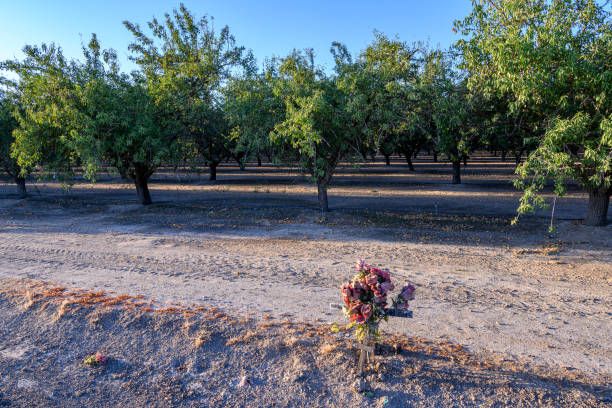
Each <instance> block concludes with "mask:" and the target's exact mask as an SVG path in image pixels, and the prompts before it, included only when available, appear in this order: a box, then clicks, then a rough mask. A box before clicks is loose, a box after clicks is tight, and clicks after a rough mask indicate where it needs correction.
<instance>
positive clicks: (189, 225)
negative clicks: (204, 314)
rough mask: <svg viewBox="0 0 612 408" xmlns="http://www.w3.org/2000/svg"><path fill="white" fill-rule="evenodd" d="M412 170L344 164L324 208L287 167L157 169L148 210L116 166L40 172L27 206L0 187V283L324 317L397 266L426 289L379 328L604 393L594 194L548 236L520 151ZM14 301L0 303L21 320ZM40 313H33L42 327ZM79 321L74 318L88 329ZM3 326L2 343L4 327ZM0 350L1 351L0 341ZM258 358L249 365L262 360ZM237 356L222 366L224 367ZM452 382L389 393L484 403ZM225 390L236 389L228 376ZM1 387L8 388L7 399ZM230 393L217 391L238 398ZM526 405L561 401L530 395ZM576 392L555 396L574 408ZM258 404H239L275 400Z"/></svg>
mask: <svg viewBox="0 0 612 408" xmlns="http://www.w3.org/2000/svg"><path fill="white" fill-rule="evenodd" d="M415 164H416V166H417V172H416V173H412V174H411V173H408V172H407V171H406V168H405V167H404V166H403V165H402V163H401V162H400V161H396V162H394V163H393V165H392V166H390V167H387V166H384V165H383V164H382V163H380V162H379V163H375V164H367V165H362V166H361V167H360V168H358V169H356V168H354V167H351V166H345V167H343V168H342V169H341V171H340V172H339V174H338V175H337V176H336V177H335V179H334V184H335V187H334V188H332V189H331V190H330V207H331V209H332V211H331V212H330V214H329V215H328V216H327V217H326V219H325V220H322V219H321V218H320V215H321V214H320V212H319V211H317V210H316V205H315V194H314V189H313V188H312V186H311V185H310V184H308V183H307V181H306V180H305V179H303V178H301V177H299V175H298V174H296V172H295V170H294V169H289V168H275V167H271V166H269V167H263V168H255V167H250V168H248V169H247V171H245V172H241V171H239V170H238V169H237V168H235V167H233V166H229V165H228V166H226V167H222V168H221V169H220V170H219V174H218V176H219V180H218V181H217V182H215V183H211V182H208V181H206V178H205V175H198V174H197V173H195V172H193V171H186V170H185V169H183V170H182V171H181V172H179V173H178V174H177V173H174V172H172V171H167V172H160V174H158V175H157V176H156V177H155V179H154V180H153V182H152V184H151V186H150V187H151V193H152V196H153V200H154V201H155V202H156V203H155V204H154V205H152V206H148V207H146V208H142V207H141V206H139V205H137V204H136V203H135V199H134V196H135V192H134V190H133V187H132V186H131V185H128V184H123V183H121V182H120V181H119V180H117V179H116V178H114V177H112V175H109V176H108V177H107V178H102V180H100V181H99V182H98V183H97V184H95V185H91V184H84V183H81V184H77V185H75V187H74V188H73V189H72V191H71V192H70V193H63V192H62V191H61V189H60V188H59V186H58V185H57V184H54V183H37V184H36V186H35V187H32V186H30V191H31V192H32V193H33V197H32V198H30V199H28V200H18V199H17V198H16V195H14V192H13V186H11V185H0V277H4V278H7V279H22V278H25V279H31V280H35V281H47V282H56V283H57V284H59V285H62V286H66V287H68V288H81V287H82V288H87V289H92V290H104V291H106V292H108V293H115V294H123V293H127V294H130V295H137V294H142V295H144V296H145V297H146V298H148V299H150V298H153V299H154V304H155V305H157V306H158V307H161V308H163V307H164V305H168V304H170V303H171V302H174V303H176V302H180V303H182V304H185V305H204V306H205V307H220V308H222V309H223V310H225V311H227V313H229V314H230V315H232V316H237V317H249V318H252V319H254V320H253V321H254V322H257V321H261V319H262V318H263V317H264V316H265V317H266V318H271V320H270V321H272V322H278V321H284V320H289V321H293V322H306V323H316V324H321V325H325V324H328V323H330V322H333V321H338V322H339V323H341V322H342V321H343V317H342V316H341V315H337V314H335V313H334V312H333V311H330V309H329V303H330V302H337V301H338V300H339V299H340V296H339V286H340V285H341V283H342V282H343V281H345V280H347V279H348V278H349V277H350V276H351V275H352V273H353V272H352V265H353V264H354V262H355V261H356V260H357V259H359V258H363V259H366V260H367V261H368V262H369V263H372V264H375V265H378V266H381V267H385V268H388V269H390V270H391V271H392V273H393V274H394V275H393V276H394V279H396V280H399V281H400V283H401V281H402V280H403V279H409V280H411V281H413V282H414V283H415V284H416V286H417V298H416V300H415V301H414V302H413V310H414V319H411V320H406V319H403V320H402V319H392V321H391V322H390V324H389V325H386V326H384V327H383V330H385V331H387V332H388V333H395V334H398V335H402V336H405V338H407V339H411V338H412V339H414V338H422V339H426V340H427V341H430V342H436V341H437V342H450V343H452V344H459V345H462V346H463V348H462V349H463V350H466V352H469V353H470V354H471V355H473V356H475V358H477V359H479V360H481V361H486V362H488V363H491V364H503V363H504V362H512V363H513V364H517V365H519V366H521V367H525V368H524V370H523V371H524V372H525V373H531V374H530V375H536V374H535V373H538V374H537V375H539V376H543V377H542V378H546V375H550V376H553V375H554V376H558V375H562V376H565V377H563V378H566V377H567V376H570V377H572V376H574V377H575V376H578V377H579V378H580V379H581V381H580V384H582V385H577V386H575V387H574V386H572V387H569V386H567V384H566V383H564V384H566V385H561V386H560V387H561V388H559V389H562V390H564V391H563V392H565V393H569V394H567V395H570V394H571V393H572V392H576V393H577V394H576V396H578V395H580V398H578V397H576V398H578V399H575V400H571V401H573V402H572V404H573V405H574V406H597V404H605V403H609V402H610V401H612V399H610V389H609V388H607V387H606V386H603V388H601V384H608V383H609V382H610V379H611V378H612V369H611V367H612V323H611V322H612V313H611V310H612V307H611V306H612V300H611V299H612V298H611V296H610V294H611V293H612V226H608V227H604V228H591V227H585V226H583V225H582V224H581V221H580V220H581V218H582V217H583V214H584V209H585V206H586V199H585V196H584V195H583V194H581V193H579V192H578V191H575V189H570V191H569V193H568V195H567V196H566V197H564V198H562V199H558V200H557V202H556V207H555V218H556V220H555V225H556V227H557V230H556V231H555V232H554V233H548V231H547V227H548V224H549V222H550V219H549V216H550V214H549V213H545V212H541V213H538V214H536V215H534V216H528V217H524V218H523V219H521V221H520V222H519V224H518V225H516V226H510V225H509V222H510V220H511V219H512V217H513V216H514V213H515V209H516V205H517V200H518V197H519V193H517V192H516V191H515V190H514V189H513V187H512V186H511V183H510V181H511V178H512V176H511V172H512V165H511V164H510V163H501V162H497V161H496V160H495V159H493V158H485V157H483V158H477V159H476V160H474V162H471V163H469V164H468V167H467V168H466V169H465V171H464V175H463V181H464V184H462V185H459V186H453V185H450V184H447V180H448V179H449V178H450V176H449V174H448V170H449V169H448V167H449V165H448V164H443V163H438V164H434V163H431V162H430V159H427V158H424V159H422V160H418V161H417V162H416V163H415ZM179 181H180V182H179ZM16 310H18V309H15V310H14V308H7V311H5V313H9V314H11V313H12V315H11V316H20V315H19V313H18V312H17V311H16ZM28 316H30V315H28ZM37 318H38V319H40V316H39V317H35V316H34V315H32V316H30V317H27V319H31V322H32V323H33V324H36V321H37V320H36V319H37ZM20 319H21V318H20ZM27 319H26V320H27ZM13 324H15V325H17V323H15V322H14V321H13ZM71 324H73V325H74V327H75V329H74V330H77V329H76V328H77V327H79V324H80V323H79V320H78V319H77V320H75V321H74V322H73V323H71ZM245 324H246V323H245ZM249 324H256V323H249ZM6 327H7V328H6V329H5V331H4V332H0V335H1V336H2V337H1V339H0V350H1V349H3V348H4V349H6V348H7V347H8V344H9V343H8V342H9V340H10V339H11V330H9V329H10V327H9V326H6ZM12 327H13V329H12V330H18V327H19V326H18V325H17V326H12ZM24 327H27V326H24ZM31 327H35V326H31ZM22 328H23V327H22ZM243 329H244V330H248V328H246V326H245V327H244V328H243ZM44 330H51V331H53V330H57V329H55V328H53V327H47V328H45V329H44ZM143 330H144V329H143ZM219 330H221V329H219ZM278 330H279V331H278V332H276V333H277V334H276V336H279V338H282V337H283V334H282V333H283V331H282V330H281V329H278ZM113 335H117V334H116V333H114V334H113ZM133 335H135V334H133ZM126 336H128V337H129V334H126ZM264 337H265V336H264ZM23 341H26V340H25V339H24V340H23ZM126 341H127V340H126ZM173 341H175V340H173ZM176 341H178V340H176ZM262 341H263V340H262ZM279 341H280V340H279ZM317 341H319V340H317ZM317 344H318V343H317ZM11 347H12V346H11ZM75 347H76V345H75ZM160 347H161V346H160ZM164 347H166V346H164ZM313 347H314V346H313ZM347 353H349V352H348V351H347ZM9 354H10V353H9ZM349 354H350V353H349ZM73 357H74V356H73ZM228 358H230V357H228ZM274 358H276V357H274ZM334 358H335V357H334ZM347 358H348V357H347ZM3 359H4V360H7V359H8V358H7V357H3V354H2V353H1V352H0V360H3ZM230 359H231V358H230ZM258 361H259V360H253V361H252V362H251V363H252V364H254V365H255V367H257V364H259V362H258ZM261 361H265V359H263V360H261ZM317 361H318V360H317ZM347 361H348V360H347ZM3 363H4V362H3ZM451 363H452V361H451V362H449V363H448V364H450V365H449V367H451V368H452V367H453V365H452V364H451ZM21 364H25V363H23V361H22V363H21ZM305 364H306V366H309V364H310V363H308V362H305ZM346 364H348V362H347V363H346ZM398 364H400V363H398ZM402 364H407V365H408V366H410V365H411V364H408V363H406V361H404V363H402ZM234 365H235V364H234V363H231V362H230V366H231V371H232V375H233V374H235V373H234V371H235V370H236V369H237V368H236V367H235V366H234ZM228 370H230V368H228ZM435 371H436V370H435V369H432V373H433V372H435ZM445 373H446V371H444V370H442V371H440V372H438V375H442V377H444V376H446V375H447V374H445ZM547 373H548V374H547ZM560 373H561V374H560ZM498 374H499V373H498ZM498 374H487V375H486V376H488V375H493V377H487V378H488V379H492V378H494V379H492V380H491V381H494V382H495V381H498V380H499V381H502V382H504V384H514V385H516V384H519V385H518V387H519V388H518V390H523V391H524V390H526V389H527V390H532V391H533V389H535V388H537V387H535V388H533V389H532V388H530V387H531V386H530V385H529V384H527V385H526V384H523V383H521V382H520V381H519V380H516V379H512V378H511V379H507V378H505V377H503V378H504V379H503V380H500V378H502V377H499V376H498ZM4 375H6V374H4ZM207 375H216V371H215V370H212V371H210V370H209V372H208V374H207ZM251 375H253V374H251ZM326 375H333V373H330V372H327V373H323V374H321V373H318V374H317V375H316V377H317V378H319V380H317V381H323V380H321V379H320V378H323V377H325V376H326ZM428 375H429V374H428ZM431 375H433V374H431ZM320 376H323V377H320ZM486 376H485V377H486ZM400 377H401V376H400ZM11 378H12V379H13V380H14V378H15V377H14V376H11ZM232 378H233V377H232ZM408 378H412V379H411V380H410V381H408V380H406V378H405V377H402V379H401V381H400V380H398V381H400V382H398V383H393V384H395V385H393V386H392V385H388V387H391V388H388V389H387V388H384V387H387V385H379V388H380V387H383V388H380V389H379V391H380V390H387V391H384V392H387V394H384V392H383V391H381V392H383V394H384V395H385V396H388V395H391V394H389V393H391V391H392V389H393V390H396V391H397V390H402V389H403V388H402V387H408V388H405V393H406V395H408V394H410V390H411V388H410V387H413V386H415V384H416V385H418V384H419V381H421V380H422V379H423V378H422V377H418V376H417V377H410V376H408ZM538 378H540V377H538ZM551 378H552V377H551ZM567 378H569V377H567ZM515 380H516V381H518V382H516V381H515ZM14 381H18V380H14ZM325 381H328V380H325ZM406 381H408V384H410V385H406V384H407V382H406ZM411 381H412V382H411ZM445 381H446V382H445ZM458 381H459V380H457V378H455V377H452V375H450V376H449V377H447V378H446V380H444V378H441V379H440V380H439V382H437V383H436V384H437V385H436V386H435V387H434V388H435V389H436V390H437V391H436V392H433V391H432V392H431V393H429V394H428V393H427V392H425V393H424V394H423V396H422V397H420V399H417V400H414V401H413V400H406V399H405V398H404V397H401V396H400V397H398V398H399V399H398V400H397V401H400V402H407V401H408V402H410V403H413V404H414V403H415V401H421V402H422V403H423V406H431V405H436V404H442V406H447V405H448V406H454V405H456V406H469V405H470V404H471V405H475V406H482V405H487V404H488V403H487V404H485V403H478V402H476V400H472V399H471V397H469V396H468V395H467V394H466V397H465V398H466V399H465V401H463V400H461V401H462V402H461V404H459V402H457V403H456V404H453V403H452V402H451V401H452V397H453V395H454V394H453V392H451V391H448V390H446V389H445V390H446V391H444V392H447V391H448V395H449V396H448V399H444V398H446V397H444V398H443V397H442V396H441V395H442V394H443V393H442V391H441V390H442V388H443V387H442V385H441V384H444V387H446V386H448V385H449V384H450V385H452V384H455V385H456V384H457V383H458ZM487 381H488V380H487ZM459 382H461V381H459ZM382 383H384V381H383V382H382ZM400 383H401V385H400ZM476 383H477V384H479V383H478V382H476ZM527 383H529V382H527ZM15 384H16V383H15ZM15 384H13V387H15V386H16V385H15ZM598 384H599V385H598ZM349 385H350V382H349ZM480 385H482V384H480ZM7 386H8V385H7ZM185 386H186V385H185ZM345 386H346V384H345ZM220 387H221V386H220ZM228 387H229V388H227V389H226V392H227V393H230V394H231V389H233V388H232V387H233V386H231V387H230V386H229V385H228ZM338 387H340V385H338ZM347 387H348V386H347ZM393 387H396V388H393ZM397 387H399V388H397ZM441 387H442V388H441ZM538 387H539V386H538ZM564 387H565V388H564ZM567 387H569V388H567ZM584 387H587V388H588V387H596V388H594V389H592V390H591V391H588V390H587V391H585V390H586V388H584ZM597 387H600V388H597ZM26 388H27V387H26ZM221 388H223V387H221ZM345 388H346V387H345ZM349 388H350V387H349ZM476 388H477V387H476ZM485 388H487V387H485ZM213 389H214V390H216V391H215V392H218V393H221V389H220V388H213ZM314 389H315V390H319V388H316V387H315V388H314ZM494 389H498V388H497V386H496V387H494ZM334 390H335V391H334ZM334 390H332V391H331V393H332V394H333V393H334V392H339V391H338V390H339V388H338V389H334ZM491 390H493V388H491V389H489V391H491ZM593 390H595V391H593ZM22 391H23V390H22ZM379 391H377V393H379ZM473 391H474V389H471V391H470V392H473ZM515 391H516V392H519V391H517V390H515ZM523 391H521V392H523ZM3 392H4V395H2V396H0V400H1V399H2V398H4V399H5V400H6V401H9V402H10V401H11V398H10V396H9V395H7V394H6V391H3ZM24 392H25V391H24ZM296 392H297V391H296ZM397 392H400V391H397ZM402 392H404V391H402ZM513 392H514V391H513ZM516 392H515V393H514V394H512V395H513V396H512V397H508V398H509V399H505V400H504V397H503V395H502V394H499V395H497V394H495V393H496V391H491V395H490V396H489V399H488V400H487V401H488V402H490V403H491V404H492V405H494V403H495V401H505V402H502V403H512V402H513V401H514V402H516V401H519V400H520V398H519V397H518V395H519V394H517V393H516ZM529 392H531V391H529ZM551 392H553V393H554V392H555V391H551ZM584 392H586V394H583V393H584ZM230 394H227V395H226V396H225V397H224V399H222V400H220V401H225V403H226V404H227V406H234V405H232V402H231V401H234V400H232V399H231V397H228V395H230ZM264 394H265V393H264ZM379 394H380V393H379ZM494 394H495V395H497V397H496V396H495V395H494ZM587 394H588V395H587ZM202 395H204V394H202ZM206 395H208V394H206ZM296 395H297V394H296ZM304 395H306V396H304V397H299V398H298V397H297V396H296V397H295V401H310V402H312V404H311V405H312V406H334V405H329V404H328V403H329V401H330V400H328V399H323V400H317V399H311V400H309V399H300V398H307V396H308V393H307V392H306V394H304ZM377 395H378V394H377ZM402 395H403V394H402ZM445 395H446V394H445ZM530 395H531V394H530ZM564 395H566V394H564ZM571 395H573V394H571ZM226 397H227V398H229V399H227V398H226ZM438 397H439V398H442V399H439V400H436V399H435V398H438ZM202 398H204V397H202ZM209 398H210V395H209V396H208V397H206V399H204V400H203V401H211V400H210V399H209ZM313 398H314V397H313ZM343 398H345V397H342V398H340V399H339V400H338V401H344V402H346V404H347V405H348V406H361V405H363V404H364V403H366V402H367V401H365V402H364V401H362V400H360V399H343ZM346 398H349V397H346ZM351 398H353V397H351ZM354 398H356V397H354ZM428 398H429V399H428ZM431 398H434V399H431ZM475 398H476V397H475ZM530 398H531V397H530ZM563 398H566V397H563ZM589 398H591V399H589ZM79 401H80V400H79ZM194 401H195V400H194ZM199 401H200V403H201V402H202V400H199ZM238 401H239V400H238ZM253 401H255V400H253ZM270 401H272V400H270ZM520 401H522V403H523V405H524V406H534V405H535V406H537V405H544V406H555V405H557V406H558V404H557V402H554V401H553V400H546V399H543V400H538V398H536V397H534V398H532V399H524V400H520ZM547 401H548V402H547ZM568 401H570V400H569V399H567V400H566V403H561V405H568V406H569V405H571V404H569V402H568ZM278 402H279V404H280V405H281V406H282V405H287V401H285V402H282V403H281V402H280V400H278ZM324 402H325V403H324ZM370 402H371V401H370ZM374 402H376V401H374ZM398 403H399V402H398ZM559 403H560V402H559ZM210 404H211V406H215V404H213V403H210ZM261 404H262V403H260V404H259V405H258V404H257V403H256V402H253V405H245V406H268V405H269V404H268V405H266V403H263V405H261ZM491 404H489V405H491ZM0 405H1V403H0ZM216 405H223V404H221V403H218V404H216ZM237 405H240V404H237ZM288 405H291V404H288ZM519 405H520V404H519ZM17 406H19V404H18V405H17ZM98 406H99V405H98ZM292 406H301V405H300V404H297V403H296V404H294V405H292ZM338 406H342V405H338ZM345 406H346V405H345ZM398 406H402V405H398Z"/></svg>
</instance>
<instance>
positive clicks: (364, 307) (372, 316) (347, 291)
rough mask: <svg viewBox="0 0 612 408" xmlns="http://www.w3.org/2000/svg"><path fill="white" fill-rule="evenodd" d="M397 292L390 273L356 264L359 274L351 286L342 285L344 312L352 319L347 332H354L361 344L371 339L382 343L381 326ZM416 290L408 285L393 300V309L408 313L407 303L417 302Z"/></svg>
mask: <svg viewBox="0 0 612 408" xmlns="http://www.w3.org/2000/svg"><path fill="white" fill-rule="evenodd" d="M394 289H395V285H394V284H393V282H391V273H390V272H389V271H388V270H383V269H379V268H376V267H374V266H371V265H368V264H366V263H365V262H364V261H363V260H361V261H359V263H358V264H357V274H356V275H355V276H354V277H353V280H352V281H351V282H347V283H345V284H344V285H342V290H341V291H342V295H343V297H344V306H343V307H342V311H343V312H344V315H345V316H346V317H348V318H349V319H350V323H349V324H348V325H347V328H349V329H350V328H353V327H354V328H355V334H356V335H357V339H358V340H359V341H360V342H363V340H364V339H366V338H369V337H374V338H375V339H377V340H380V330H379V324H380V322H381V321H382V320H385V321H386V320H388V319H389V315H388V313H387V311H388V308H387V297H388V295H389V293H390V292H392V291H393V290H394ZM414 291H415V287H414V286H413V285H412V283H410V282H408V283H407V284H406V285H405V286H404V287H402V290H401V292H400V294H399V295H398V296H397V297H396V298H395V299H392V305H393V307H394V308H397V309H401V310H407V309H408V302H409V301H410V300H413V299H414Z"/></svg>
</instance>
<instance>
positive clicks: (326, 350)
mask: <svg viewBox="0 0 612 408" xmlns="http://www.w3.org/2000/svg"><path fill="white" fill-rule="evenodd" d="M338 347H339V345H338V344H330V343H323V344H322V345H321V347H319V354H320V355H322V356H326V355H328V354H330V353H333V352H334V351H336V350H337V349H338Z"/></svg>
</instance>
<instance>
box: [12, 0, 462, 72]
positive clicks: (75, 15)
mask: <svg viewBox="0 0 612 408" xmlns="http://www.w3.org/2000/svg"><path fill="white" fill-rule="evenodd" d="M184 3H185V5H186V6H187V8H188V9H189V10H190V11H191V12H192V13H194V14H195V15H196V16H198V17H199V16H201V15H203V14H208V15H210V16H213V17H214V18H215V25H216V27H219V28H220V27H222V26H224V25H229V27H230V31H231V32H232V33H233V34H234V35H235V37H236V40H237V42H238V44H240V45H244V46H245V47H247V48H250V49H252V50H253V51H254V53H255V56H256V57H257V60H258V61H259V62H261V61H262V60H263V58H265V57H270V56H284V55H287V54H288V53H289V52H290V51H291V50H292V49H293V48H305V47H312V48H314V50H315V52H316V55H317V62H318V63H319V64H322V65H324V66H325V67H326V68H328V69H329V68H331V67H332V64H333V63H332V59H331V57H330V54H329V47H330V44H331V42H332V41H340V42H342V43H344V44H346V45H347V46H348V47H349V49H350V50H351V51H352V52H353V53H355V52H358V51H360V50H362V49H363V48H364V47H365V46H366V45H367V44H368V43H369V42H370V41H371V40H372V38H373V35H372V32H373V30H374V29H377V30H379V31H381V32H383V33H385V34H387V35H389V36H395V35H398V36H399V37H400V38H401V39H402V40H405V41H408V42H413V41H429V43H430V44H431V45H433V46H436V45H440V46H441V47H443V48H444V47H447V46H448V45H450V44H451V43H452V42H454V41H455V40H456V38H457V37H456V36H455V34H453V32H452V30H451V28H452V24H453V21H454V20H455V19H458V18H462V17H464V16H465V15H467V14H468V13H469V11H470V9H471V1H470V0H429V1H428V0H394V1H391V0H378V1H363V0H352V1H351V0H329V1H323V0H312V1H300V2H297V1H296V2H294V1H280V0H259V1H257V0H254V1H246V0H241V1H240V0H216V1H212V0H199V1H197V0H185V1H184ZM179 4H180V1H176V2H175V1H161V0H148V1H141V0H121V1H119V0H106V1H104V0H103V1H90V0H81V1H70V0H0V60H5V59H12V58H21V57H22V53H21V49H22V47H23V46H24V45H25V44H40V43H42V42H55V43H56V44H59V45H60V46H61V47H62V48H63V50H64V54H65V55H66V56H68V57H80V46H81V41H84V42H87V40H88V38H89V36H90V34H91V33H92V32H95V33H96V34H97V35H98V38H99V39H100V41H101V43H102V46H103V47H104V48H114V49H115V50H117V52H118V54H119V56H120V60H121V62H122V67H123V69H124V70H127V71H129V70H131V69H133V68H134V66H133V65H132V63H130V62H128V58H127V57H128V51H127V45H128V44H129V43H130V41H131V34H130V33H128V32H127V30H126V29H125V28H124V27H123V25H122V21H123V20H129V21H131V22H134V23H139V24H141V26H143V27H145V26H146V22H148V21H150V20H151V18H152V17H153V16H155V17H158V18H159V17H163V15H164V13H166V12H170V11H171V10H172V9H173V8H176V7H178V5H179Z"/></svg>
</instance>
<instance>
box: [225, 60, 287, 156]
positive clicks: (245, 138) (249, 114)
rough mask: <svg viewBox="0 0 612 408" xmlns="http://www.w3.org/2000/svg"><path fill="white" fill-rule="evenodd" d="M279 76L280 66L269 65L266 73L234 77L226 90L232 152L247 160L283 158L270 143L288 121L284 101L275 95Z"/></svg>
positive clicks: (251, 73)
mask: <svg viewBox="0 0 612 408" xmlns="http://www.w3.org/2000/svg"><path fill="white" fill-rule="evenodd" d="M277 76H278V73H277V70H276V66H275V65H274V64H273V63H272V62H268V63H267V64H266V66H265V70H264V71H263V72H262V73H257V72H247V74H246V75H244V76H242V77H234V78H231V79H230V80H229V81H228V83H227V86H226V87H225V88H224V89H223V96H224V110H225V111H226V114H227V120H228V121H229V122H230V127H231V129H232V130H231V141H232V142H233V146H232V150H233V152H234V154H235V155H237V154H242V155H244V157H245V159H246V160H248V159H253V158H257V159H258V160H261V157H262V156H266V157H268V158H273V157H276V156H280V155H281V152H280V151H279V150H278V149H277V148H276V146H275V145H274V144H273V143H271V141H270V132H272V131H273V130H274V127H275V126H276V124H277V123H280V122H282V121H283V120H284V118H285V104H284V101H283V99H282V98H280V97H279V96H278V95H276V94H275V93H274V83H275V81H276V80H277Z"/></svg>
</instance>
